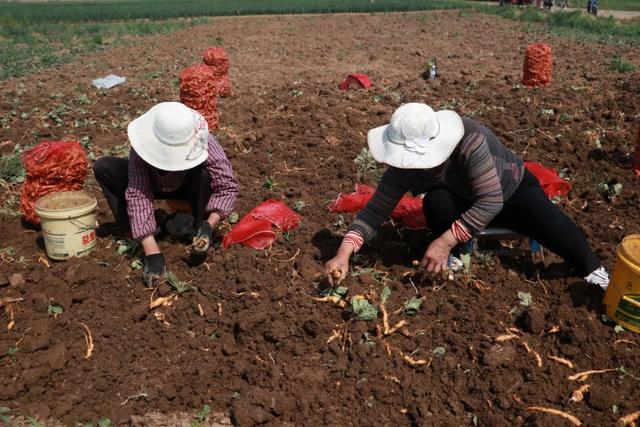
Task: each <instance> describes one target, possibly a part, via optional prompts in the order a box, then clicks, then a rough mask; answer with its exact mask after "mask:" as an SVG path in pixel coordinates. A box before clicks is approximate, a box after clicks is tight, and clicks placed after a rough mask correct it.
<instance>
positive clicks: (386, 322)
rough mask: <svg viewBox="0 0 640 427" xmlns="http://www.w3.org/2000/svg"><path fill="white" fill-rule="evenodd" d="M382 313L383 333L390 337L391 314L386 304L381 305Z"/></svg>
mask: <svg viewBox="0 0 640 427" xmlns="http://www.w3.org/2000/svg"><path fill="white" fill-rule="evenodd" d="M380 311H381V312H382V327H383V330H382V333H383V334H384V335H389V313H387V307H386V304H385V303H384V302H381V303H380Z"/></svg>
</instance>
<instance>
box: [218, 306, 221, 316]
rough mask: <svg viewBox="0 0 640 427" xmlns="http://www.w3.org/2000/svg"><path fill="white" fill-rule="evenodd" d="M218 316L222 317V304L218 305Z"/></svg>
mask: <svg viewBox="0 0 640 427" xmlns="http://www.w3.org/2000/svg"><path fill="white" fill-rule="evenodd" d="M218 316H220V317H222V304H221V303H218Z"/></svg>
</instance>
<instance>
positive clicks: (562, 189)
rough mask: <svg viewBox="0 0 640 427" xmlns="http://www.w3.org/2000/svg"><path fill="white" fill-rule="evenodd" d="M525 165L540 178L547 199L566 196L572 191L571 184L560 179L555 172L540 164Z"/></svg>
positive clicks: (526, 163) (527, 163)
mask: <svg viewBox="0 0 640 427" xmlns="http://www.w3.org/2000/svg"><path fill="white" fill-rule="evenodd" d="M524 165H525V167H526V168H527V170H529V172H531V173H532V174H534V175H535V177H536V178H538V181H540V186H541V187H542V189H543V190H544V192H545V194H546V195H547V197H549V198H553V197H556V196H566V195H567V193H568V192H569V190H570V189H571V184H569V183H568V182H567V181H565V180H564V179H562V178H560V177H559V176H558V174H557V173H556V171H555V170H553V169H551V168H547V167H545V166H542V165H541V164H540V163H529V162H525V164H524Z"/></svg>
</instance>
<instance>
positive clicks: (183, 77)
mask: <svg viewBox="0 0 640 427" xmlns="http://www.w3.org/2000/svg"><path fill="white" fill-rule="evenodd" d="M214 81H215V77H214V74H213V72H212V70H211V67H209V66H208V65H205V64H200V65H193V66H191V67H188V68H185V69H184V70H182V72H180V102H182V103H183V104H184V105H186V106H187V107H189V108H192V109H194V110H196V111H197V112H199V113H200V114H202V116H203V117H204V118H205V120H207V124H208V125H209V129H217V128H218V105H217V101H216V87H215V85H214Z"/></svg>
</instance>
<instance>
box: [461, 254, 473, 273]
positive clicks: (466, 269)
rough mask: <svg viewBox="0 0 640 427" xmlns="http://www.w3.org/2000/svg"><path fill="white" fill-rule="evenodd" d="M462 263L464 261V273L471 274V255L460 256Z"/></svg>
mask: <svg viewBox="0 0 640 427" xmlns="http://www.w3.org/2000/svg"><path fill="white" fill-rule="evenodd" d="M460 261H462V272H463V273H464V274H471V254H469V253H467V254H460Z"/></svg>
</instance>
